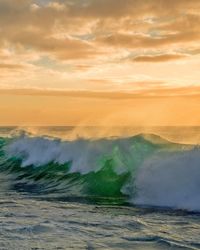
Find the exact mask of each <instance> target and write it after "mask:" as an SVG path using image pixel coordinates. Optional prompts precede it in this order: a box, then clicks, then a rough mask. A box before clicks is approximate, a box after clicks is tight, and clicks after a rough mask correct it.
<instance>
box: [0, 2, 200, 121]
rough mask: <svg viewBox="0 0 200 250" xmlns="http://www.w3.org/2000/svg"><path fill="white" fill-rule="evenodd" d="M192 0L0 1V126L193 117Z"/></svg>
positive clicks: (196, 35) (198, 55)
mask: <svg viewBox="0 0 200 250" xmlns="http://www.w3.org/2000/svg"><path fill="white" fill-rule="evenodd" d="M199 113H200V1H199V0H55V1H54V0H0V115H1V116H0V125H137V126H138V125H200V115H199Z"/></svg>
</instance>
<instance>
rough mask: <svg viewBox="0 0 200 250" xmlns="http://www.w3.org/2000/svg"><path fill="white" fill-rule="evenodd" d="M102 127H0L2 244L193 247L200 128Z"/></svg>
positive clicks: (199, 207) (196, 244) (198, 227)
mask: <svg viewBox="0 0 200 250" xmlns="http://www.w3.org/2000/svg"><path fill="white" fill-rule="evenodd" d="M99 130H100V129H99V128H92V127H87V128H85V130H83V128H81V129H80V130H79V133H80V134H78V135H77V131H78V130H77V128H76V131H75V133H74V128H72V127H51V128H47V127H46V128H44V127H43V128H31V129H30V128H28V129H26V130H25V129H23V130H22V129H18V128H14V127H10V128H1V129H0V135H1V138H0V179H1V182H0V183H1V184H0V203H1V210H0V217H1V221H0V249H199V248H200V239H199V233H200V224H199V222H200V217H199V212H200V194H199V188H200V184H199V183H200V182H199V180H200V148H199V145H198V135H199V132H200V129H199V128H197V127H196V128H184V131H183V128H182V130H181V128H179V129H177V127H175V128H157V132H156V133H155V128H145V129H144V128H140V129H139V128H113V130H112V133H111V132H110V131H111V130H110V129H109V130H108V129H107V130H106V131H105V128H104V131H103V132H102V131H100V133H98V136H94V135H97V132H98V131H99ZM127 130H128V132H127ZM138 130H140V131H139V132H140V133H138ZM124 131H126V132H127V134H124ZM153 132H154V133H153ZM178 133H179V134H178ZM74 134H76V136H74ZM72 135H73V136H72ZM184 135H185V136H184ZM195 135H196V136H195ZM195 138H196V139H195ZM184 140H185V141H184ZM195 140H196V142H194V141H195Z"/></svg>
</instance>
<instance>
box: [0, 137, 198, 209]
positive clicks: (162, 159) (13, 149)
mask: <svg viewBox="0 0 200 250" xmlns="http://www.w3.org/2000/svg"><path fill="white" fill-rule="evenodd" d="M0 166H1V171H2V172H7V173H8V172H9V174H11V175H13V176H15V178H14V180H13V182H16V183H17V184H16V183H15V187H24V190H26V188H28V189H29V190H30V189H31V185H32V187H33V185H34V187H35V189H34V190H37V192H38V193H40V194H41V193H44V192H47V191H48V193H51V192H52V193H54V194H55V193H56V192H57V193H59V194H61V193H62V195H63V197H64V196H66V197H67V196H70V197H73V196H74V198H75V197H85V198H86V199H87V197H89V199H90V200H91V199H93V198H92V197H94V200H96V199H98V197H99V198H101V199H102V198H106V199H107V201H108V200H113V199H116V202H119V201H120V202H125V203H131V204H134V205H145V206H157V207H168V208H173V209H185V210H190V211H200V195H199V187H200V184H199V183H200V182H199V180H200V149H199V147H198V146H195V145H194V146H191V145H190V146H189V145H182V144H175V143H171V142H169V141H167V140H164V139H163V138H161V137H159V136H157V135H152V134H148V135H146V134H140V135H137V136H133V137H129V138H115V139H112V138H107V139H106V138H104V139H103V138H102V139H98V140H97V139H96V140H91V139H90V140H89V139H76V140H73V141H66V140H65V141H63V140H61V139H50V138H45V137H30V136H27V135H26V134H24V135H21V136H17V137H15V138H9V139H6V138H1V164H0ZM20 185H21V186H20Z"/></svg>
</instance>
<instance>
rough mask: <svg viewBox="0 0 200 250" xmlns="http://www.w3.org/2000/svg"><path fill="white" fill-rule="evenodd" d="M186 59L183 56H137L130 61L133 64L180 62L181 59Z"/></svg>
mask: <svg viewBox="0 0 200 250" xmlns="http://www.w3.org/2000/svg"><path fill="white" fill-rule="evenodd" d="M184 57H186V56H185V55H179V54H165V55H155V56H148V55H147V56H137V57H135V58H133V60H132V61H134V62H155V63H160V62H168V61H173V60H180V59H182V58H184Z"/></svg>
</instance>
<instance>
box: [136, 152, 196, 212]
mask: <svg viewBox="0 0 200 250" xmlns="http://www.w3.org/2000/svg"><path fill="white" fill-rule="evenodd" d="M134 185H135V186H136V188H137V196H136V197H132V202H133V203H134V204H139V205H152V206H166V207H172V208H177V209H187V210H198V211H200V150H199V149H198V148H196V149H193V150H190V151H186V152H176V153H171V154H170V153H167V154H161V155H156V156H154V157H152V158H151V159H148V160H147V161H145V162H144V164H143V165H142V166H141V168H140V169H139V171H138V174H137V177H136V181H135V183H134Z"/></svg>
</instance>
